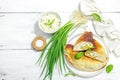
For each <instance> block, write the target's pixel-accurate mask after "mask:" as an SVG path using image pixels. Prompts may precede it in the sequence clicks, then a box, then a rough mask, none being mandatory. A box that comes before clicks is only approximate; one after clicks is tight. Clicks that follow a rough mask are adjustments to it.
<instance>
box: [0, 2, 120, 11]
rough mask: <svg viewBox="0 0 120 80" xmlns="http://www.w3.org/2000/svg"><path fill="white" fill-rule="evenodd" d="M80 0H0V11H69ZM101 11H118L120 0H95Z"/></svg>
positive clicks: (76, 5) (119, 9) (74, 7)
mask: <svg viewBox="0 0 120 80" xmlns="http://www.w3.org/2000/svg"><path fill="white" fill-rule="evenodd" d="M79 2H80V0H0V8H1V9H0V12H46V11H56V12H71V11H72V10H74V9H76V8H77V7H78V4H79ZM95 2H96V4H97V6H98V7H99V8H100V9H101V10H102V11H103V12H120V6H119V3H120V0H95Z"/></svg>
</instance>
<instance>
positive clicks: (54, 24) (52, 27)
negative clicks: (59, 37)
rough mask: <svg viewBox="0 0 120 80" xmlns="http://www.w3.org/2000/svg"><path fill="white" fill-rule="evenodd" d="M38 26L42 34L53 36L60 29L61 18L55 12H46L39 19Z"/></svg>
mask: <svg viewBox="0 0 120 80" xmlns="http://www.w3.org/2000/svg"><path fill="white" fill-rule="evenodd" d="M38 25H39V28H40V29H41V30H42V31H43V32H45V33H48V34H53V33H55V32H56V31H58V30H59V29H60V25H61V18H60V16H59V15H58V14H57V13H55V12H46V13H43V15H42V16H41V18H40V19H39V21H38Z"/></svg>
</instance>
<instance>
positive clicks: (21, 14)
mask: <svg viewBox="0 0 120 80" xmlns="http://www.w3.org/2000/svg"><path fill="white" fill-rule="evenodd" d="M95 1H96V3H97V5H98V6H99V8H100V9H101V10H102V12H103V13H104V15H105V16H107V17H109V18H110V19H112V20H113V22H114V24H115V25H116V26H120V25H119V23H120V5H119V4H120V0H95ZM78 3H79V0H0V80H42V78H39V74H40V68H39V67H38V66H36V65H35V62H36V61H37V59H38V57H39V55H40V52H37V51H34V50H33V48H32V47H31V42H32V40H33V38H34V37H35V36H36V35H42V36H45V37H46V38H47V40H48V39H49V37H50V35H44V34H43V33H42V32H40V31H39V28H38V25H37V21H38V19H39V18H40V16H41V13H43V12H47V11H55V12H57V13H59V15H60V16H61V19H62V24H64V23H65V22H66V21H67V20H68V18H69V15H70V13H71V12H72V11H73V10H74V9H75V8H77V7H78ZM109 63H112V64H113V65H114V69H113V71H112V72H111V73H110V74H106V72H105V71H104V72H103V73H101V74H100V75H98V76H96V77H92V78H82V77H73V76H68V77H64V74H62V75H59V74H58V71H57V70H55V72H54V74H53V80H119V78H120V58H116V57H115V56H114V55H113V54H110V61H109Z"/></svg>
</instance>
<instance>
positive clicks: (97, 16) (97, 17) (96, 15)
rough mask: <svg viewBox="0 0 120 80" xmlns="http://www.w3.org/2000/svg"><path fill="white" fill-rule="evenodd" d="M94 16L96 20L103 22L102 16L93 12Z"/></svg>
mask: <svg viewBox="0 0 120 80" xmlns="http://www.w3.org/2000/svg"><path fill="white" fill-rule="evenodd" d="M92 17H93V19H94V20H96V21H99V22H101V17H100V16H99V15H98V14H97V13H93V14H92Z"/></svg>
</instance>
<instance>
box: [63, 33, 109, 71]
mask: <svg viewBox="0 0 120 80" xmlns="http://www.w3.org/2000/svg"><path fill="white" fill-rule="evenodd" d="M83 35H84V36H85V37H84V36H83ZM83 35H82V36H81V37H80V38H79V39H78V40H77V41H76V43H79V42H81V41H84V40H85V41H89V42H92V43H93V45H94V49H93V50H92V51H96V52H98V54H100V55H102V56H103V58H104V60H103V61H102V62H101V61H99V60H96V59H93V58H91V57H88V56H85V55H83V57H82V58H80V59H75V58H74V56H75V55H76V54H77V53H78V52H77V51H74V50H73V47H74V45H71V44H67V45H66V47H65V51H66V58H67V61H68V62H69V63H70V64H71V65H73V66H74V67H75V68H77V69H79V70H83V71H96V70H100V69H102V68H103V67H104V66H105V65H106V63H107V62H108V58H107V55H106V53H105V52H104V49H103V47H102V45H101V44H100V43H99V42H98V41H97V40H95V39H93V37H92V33H91V32H85V33H84V34H83ZM86 35H87V36H86ZM91 37H92V38H91Z"/></svg>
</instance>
